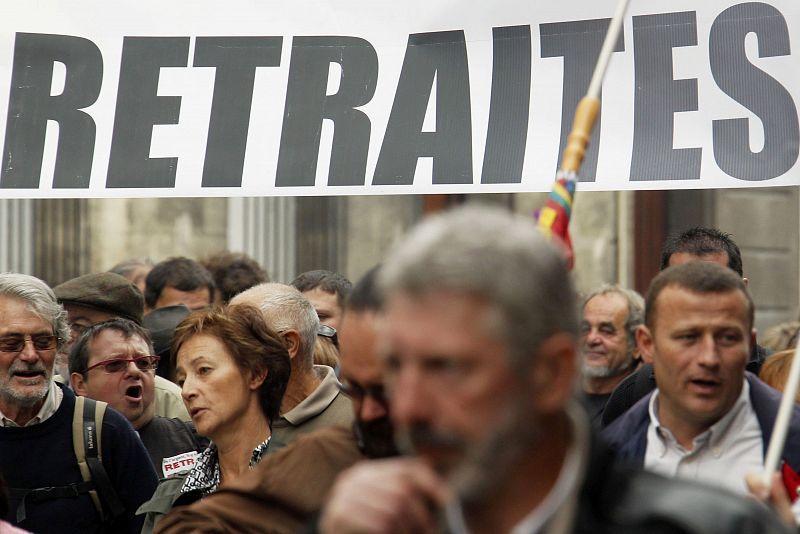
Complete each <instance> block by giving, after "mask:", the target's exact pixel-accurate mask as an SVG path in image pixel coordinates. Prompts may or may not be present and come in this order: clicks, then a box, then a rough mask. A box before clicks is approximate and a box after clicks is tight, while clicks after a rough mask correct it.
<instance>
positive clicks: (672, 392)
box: [604, 262, 800, 517]
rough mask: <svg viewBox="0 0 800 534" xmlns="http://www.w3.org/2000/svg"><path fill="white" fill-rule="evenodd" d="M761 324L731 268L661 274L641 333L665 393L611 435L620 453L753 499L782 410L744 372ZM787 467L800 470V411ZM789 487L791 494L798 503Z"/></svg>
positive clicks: (697, 266)
mask: <svg viewBox="0 0 800 534" xmlns="http://www.w3.org/2000/svg"><path fill="white" fill-rule="evenodd" d="M753 315H754V305H753V301H752V298H751V297H750V294H749V292H748V291H747V288H746V286H745V284H744V282H743V281H742V279H741V277H739V276H737V274H736V273H735V272H734V271H732V270H730V269H728V268H725V267H722V266H720V265H717V264H715V263H710V262H692V263H687V264H685V265H680V266H676V267H671V268H669V269H667V270H665V271H663V272H662V273H661V274H659V275H658V276H657V277H656V278H655V279H654V280H653V282H652V284H651V286H650V290H649V292H648V295H647V299H646V304H645V325H644V326H642V327H640V329H639V330H638V332H637V342H638V344H639V348H640V349H641V351H642V355H643V357H644V359H645V361H647V362H649V363H652V364H653V368H654V370H655V378H656V383H657V386H658V387H657V389H656V390H655V392H653V393H652V394H650V395H648V396H647V397H645V398H644V399H642V400H640V401H639V402H638V403H637V404H636V405H634V406H633V407H632V408H631V409H630V410H629V411H628V412H627V413H626V414H624V415H622V416H620V417H619V419H617V420H616V421H614V423H613V424H612V425H611V426H609V427H608V428H607V429H606V431H605V432H604V435H605V436H606V437H607V438H608V439H609V441H610V443H611V445H612V447H614V448H616V449H618V450H619V451H620V454H621V455H622V456H624V457H626V458H628V459H630V460H632V461H634V462H635V463H637V464H639V465H644V467H645V468H647V469H649V470H652V471H654V472H657V473H661V474H664V475H667V476H677V477H680V478H688V479H692V480H698V481H702V482H706V483H709V484H713V485H717V486H720V487H724V488H726V489H729V490H731V491H735V492H739V493H748V489H747V484H746V482H745V477H746V475H747V474H748V473H758V472H760V471H762V470H763V463H764V455H765V453H766V450H767V446H768V444H769V439H770V436H771V434H772V428H773V426H774V422H775V416H776V414H777V407H778V404H779V401H780V394H779V393H777V392H776V391H774V390H772V389H771V388H769V387H767V386H766V385H764V384H763V383H762V382H761V381H760V380H758V378H756V377H755V375H752V374H750V373H746V372H745V365H746V364H747V361H748V357H749V354H750V343H751V339H752V336H751V334H752V328H753ZM784 460H785V462H786V463H787V465H788V467H790V468H792V469H794V470H797V468H798V467H800V410H798V409H795V413H794V415H793V418H792V422H791V425H790V429H789V435H788V441H787V445H786V448H785V453H784ZM790 478H791V477H789V476H787V477H786V481H785V484H786V489H787V490H788V493H789V494H790V495H796V494H797V493H796V490H797V488H796V487H795V485H794V484H792V483H791V482H790V480H789V479H790ZM795 516H796V517H800V507H798V506H795Z"/></svg>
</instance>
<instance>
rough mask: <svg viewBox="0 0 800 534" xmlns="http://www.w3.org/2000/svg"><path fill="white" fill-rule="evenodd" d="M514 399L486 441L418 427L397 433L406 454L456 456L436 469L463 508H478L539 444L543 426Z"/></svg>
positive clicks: (519, 401)
mask: <svg viewBox="0 0 800 534" xmlns="http://www.w3.org/2000/svg"><path fill="white" fill-rule="evenodd" d="M524 406H526V404H525V403H524V402H522V401H521V400H515V398H512V399H511V401H510V403H509V406H508V407H507V409H505V410H503V411H502V415H501V416H500V418H499V421H498V423H497V424H496V425H495V426H494V427H492V428H488V427H487V428H486V429H485V433H484V436H485V437H484V439H483V440H481V441H478V442H474V443H469V442H467V440H466V439H465V438H464V437H463V436H461V435H460V434H458V433H456V432H449V431H441V430H434V429H432V428H431V427H430V426H429V425H426V424H417V425H414V426H411V427H409V428H408V429H405V430H404V431H400V432H398V444H399V445H400V448H401V450H403V451H404V452H413V451H417V450H424V449H425V448H434V449H443V450H447V451H450V452H453V453H454V457H455V458H456V459H454V461H452V462H450V463H445V464H440V465H435V466H433V467H434V469H435V470H436V471H437V472H438V473H439V474H440V475H442V476H443V477H444V478H445V479H446V481H447V483H448V485H449V486H450V487H451V488H452V489H453V490H454V492H455V493H456V495H457V496H458V498H459V499H460V501H461V503H462V504H463V505H464V506H470V505H473V504H478V503H481V502H483V501H485V500H486V499H487V497H489V496H490V495H491V494H492V493H494V492H495V491H496V490H497V488H499V487H501V486H502V485H503V483H504V482H505V480H507V478H508V477H509V475H510V473H511V472H512V471H513V470H514V468H515V466H516V465H517V462H519V460H520V459H521V458H523V457H524V456H525V455H527V454H530V451H531V449H532V448H533V447H535V446H536V444H537V443H538V442H539V441H540V439H541V436H542V433H541V431H540V425H539V424H538V423H537V422H535V421H534V420H533V418H532V416H531V414H530V413H529V412H528V411H526V410H524V409H523V407H524Z"/></svg>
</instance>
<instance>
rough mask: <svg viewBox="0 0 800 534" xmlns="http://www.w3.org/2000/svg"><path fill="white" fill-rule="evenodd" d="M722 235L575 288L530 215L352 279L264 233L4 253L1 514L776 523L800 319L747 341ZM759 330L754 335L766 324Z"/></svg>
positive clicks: (701, 526)
mask: <svg viewBox="0 0 800 534" xmlns="http://www.w3.org/2000/svg"><path fill="white" fill-rule="evenodd" d="M747 283H748V282H747V278H745V277H744V270H743V267H742V261H741V254H740V251H739V249H738V247H737V246H736V244H735V242H734V241H733V239H732V238H731V236H729V235H727V234H725V233H724V232H721V231H719V230H716V229H713V228H693V229H691V230H688V231H686V232H684V233H682V234H680V235H676V236H673V237H672V238H671V239H670V240H669V241H668V242H667V243H666V244H665V245H664V249H663V256H662V272H661V273H660V274H658V275H657V276H656V277H655V278H654V279H653V281H652V282H651V285H650V288H649V290H648V292H647V295H646V296H645V297H642V296H641V295H639V294H638V293H637V292H635V291H633V290H632V289H629V288H626V287H622V286H620V285H610V284H609V285H604V286H602V287H599V288H596V289H595V290H592V291H590V292H588V293H587V294H585V295H579V294H578V293H577V292H576V290H575V288H574V287H573V284H572V280H571V275H570V273H569V271H568V270H567V267H566V262H565V258H564V255H563V253H562V251H561V250H560V249H559V248H558V247H556V246H555V245H554V244H552V243H550V242H548V241H547V239H546V238H544V237H543V236H542V235H541V234H540V233H539V232H538V230H537V229H536V227H535V225H534V224H533V223H532V222H531V221H529V220H526V219H522V218H518V217H516V216H514V215H512V214H510V213H508V212H507V211H504V210H500V209H498V208H490V207H485V206H469V207H461V208H457V209H453V210H451V211H448V212H446V213H442V214H438V215H434V216H430V217H427V218H426V219H424V220H423V221H422V222H421V223H419V224H418V225H417V226H416V227H414V228H412V229H411V231H410V232H409V233H408V234H407V235H406V236H404V237H403V238H402V239H401V240H400V241H399V242H398V243H397V244H396V246H395V247H394V248H393V249H392V251H391V252H390V253H389V254H388V255H387V256H386V257H385V258H384V260H383V261H382V262H381V263H380V264H379V265H377V266H375V267H374V268H373V269H371V270H370V271H369V272H367V274H365V275H364V276H363V277H362V278H361V279H360V280H358V281H357V282H356V283H355V285H352V284H351V283H350V282H349V281H348V280H347V279H346V278H345V277H344V276H342V275H340V274H338V273H334V272H330V271H326V270H315V271H309V272H306V273H302V274H300V275H299V276H297V278H296V279H295V280H293V281H292V282H291V283H289V284H282V283H276V282H272V281H270V280H269V276H268V274H267V273H266V272H265V271H264V269H263V268H261V266H259V265H258V264H257V263H256V262H255V261H253V259H251V258H249V257H248V256H246V255H244V254H240V253H231V252H224V253H220V254H217V255H214V256H211V257H209V258H204V259H201V260H199V261H195V260H192V259H189V258H184V257H180V258H171V259H167V260H165V261H162V262H160V263H157V264H153V263H152V262H150V261H149V260H141V261H139V260H130V261H125V262H123V263H121V264H119V265H117V266H114V267H113V268H112V269H110V271H109V272H102V273H90V274H86V275H83V276H79V277H77V278H75V279H72V280H69V281H67V282H64V283H62V284H59V285H56V286H55V287H52V288H51V287H49V286H48V285H47V284H46V283H45V282H44V281H42V280H39V279H37V278H35V277H33V276H29V275H26V274H19V273H3V274H0V482H1V483H2V485H0V514H2V517H5V522H3V524H2V525H0V534H1V533H3V532H20V531H22V532H24V531H28V532H36V533H38V532H45V533H46V532H81V533H82V532H87V533H88V532H130V533H139V532H143V533H150V532H158V533H182V532H208V533H211V532H274V533H289V532H323V533H329V534H330V533H333V534H335V533H401V532H409V533H424V532H448V533H467V532H474V533H482V532H493V533H494V532H512V533H515V534H526V533H530V534H533V533H567V532H576V533H639V532H642V533H643V532H648V533H649V534H652V533H656V532H658V533H660V532H665V533H666V532H676V533H716V532H719V533H736V532H741V533H752V532H765V533H772V532H775V533H780V532H792V531H795V532H796V531H797V527H798V524H800V500H799V499H798V494H799V493H800V476H798V474H797V472H798V471H800V408H797V407H795V409H794V412H793V413H792V415H791V418H790V422H789V428H788V432H787V437H786V446H785V448H784V451H783V454H782V462H781V465H780V466H779V469H778V471H777V472H776V473H774V474H772V478H771V479H770V482H765V479H764V477H763V475H762V474H763V471H764V469H765V465H764V464H765V461H764V457H765V454H766V451H767V447H768V445H769V443H770V439H771V437H772V435H773V431H774V429H775V426H776V414H777V408H778V404H779V403H780V400H781V394H780V390H781V389H783V387H784V386H785V384H786V377H787V374H788V369H789V367H790V365H791V361H792V358H793V354H794V351H793V348H794V344H796V340H797V330H798V326H799V324H798V323H797V322H795V323H787V324H783V325H778V326H776V327H775V328H774V329H771V330H770V331H768V332H767V333H766V334H765V335H764V336H763V339H762V340H760V341H761V344H759V342H758V341H757V340H756V334H755V329H754V316H755V306H754V303H753V300H752V297H751V296H750V292H749V290H748V286H747ZM767 339H769V343H767Z"/></svg>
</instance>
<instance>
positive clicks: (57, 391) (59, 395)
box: [0, 380, 64, 427]
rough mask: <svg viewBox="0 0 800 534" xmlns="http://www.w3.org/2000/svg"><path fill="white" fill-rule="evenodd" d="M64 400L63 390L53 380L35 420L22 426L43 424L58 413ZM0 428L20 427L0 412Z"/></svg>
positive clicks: (34, 417)
mask: <svg viewBox="0 0 800 534" xmlns="http://www.w3.org/2000/svg"><path fill="white" fill-rule="evenodd" d="M62 400H64V392H63V391H61V388H60V387H58V386H57V385H56V383H55V381H53V380H51V381H50V386H49V387H48V388H47V394H46V395H45V397H44V403H43V404H42V407H41V408H39V411H38V412H37V413H36V415H35V416H33V419H31V420H30V421H28V422H27V423H25V424H24V425H22V426H32V425H38V424H39V423H43V422H44V421H46V420H47V419H49V418H50V417H52V416H53V414H55V413H56V411H57V410H58V407H59V406H61V401H62ZM0 426H2V427H19V426H20V425H18V424H17V423H15V422H14V421H13V420H12V419H9V418H8V417H6V416H5V415H4V414H3V413H2V412H0Z"/></svg>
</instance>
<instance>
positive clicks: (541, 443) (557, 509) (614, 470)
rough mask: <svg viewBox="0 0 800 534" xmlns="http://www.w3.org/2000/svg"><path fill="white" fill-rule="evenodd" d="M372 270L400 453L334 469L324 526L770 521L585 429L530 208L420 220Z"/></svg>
mask: <svg viewBox="0 0 800 534" xmlns="http://www.w3.org/2000/svg"><path fill="white" fill-rule="evenodd" d="M380 273H381V281H382V285H383V287H384V289H385V291H386V293H385V297H386V303H385V310H386V314H385V322H386V328H385V333H384V336H383V337H385V341H386V347H385V374H386V385H387V388H388V393H389V400H390V410H389V411H390V414H391V418H392V420H393V422H394V425H395V431H396V435H398V436H399V438H400V444H401V445H402V446H403V448H404V449H406V451H407V452H408V453H410V455H409V456H406V457H403V458H398V459H388V460H377V461H372V462H365V463H361V464H357V465H356V466H354V467H353V468H352V469H350V470H349V471H347V472H345V473H344V474H343V475H342V476H341V477H340V479H339V481H338V482H337V484H336V485H335V487H334V490H333V491H332V494H331V497H330V498H329V501H328V505H327V507H326V509H325V510H324V512H323V515H322V518H321V522H320V526H321V529H322V530H323V531H324V532H326V533H337V534H338V533H347V532H360V533H368V532H376V533H377V532H383V533H387V532H432V531H440V530H446V531H448V532H458V533H461V532H475V533H479V532H492V533H496V532H514V533H526V534H531V533H537V532H548V533H549V532H557V533H567V532H579V533H589V532H591V533H593V534H602V533H612V532H620V531H622V530H623V528H624V531H625V532H627V533H629V534H630V533H634V532H635V533H645V532H648V533H652V532H654V531H658V532H704V533H710V532H720V533H722V532H724V533H726V534H728V533H730V532H746V530H742V529H743V526H742V525H749V526H751V527H752V525H753V524H758V525H759V528H761V529H763V530H771V529H776V530H778V531H780V530H782V528H783V527H782V526H781V525H779V524H777V523H776V519H775V518H774V517H771V516H770V514H769V513H768V512H767V509H766V508H763V507H760V506H759V505H757V504H755V503H754V502H748V501H746V500H744V499H739V498H737V497H735V496H732V495H728V494H722V493H717V492H715V491H713V490H709V489H707V488H699V487H698V486H696V485H690V484H684V483H679V482H675V481H671V480H668V479H664V478H662V477H660V476H656V475H653V474H649V473H644V472H641V471H638V472H637V471H629V470H627V469H625V468H621V467H620V466H618V465H616V464H615V462H614V459H613V457H612V456H611V455H610V454H609V451H608V450H607V449H605V448H604V447H603V446H602V445H600V444H599V443H598V442H597V440H595V439H593V438H592V437H591V435H590V431H589V423H588V420H587V418H586V415H585V413H584V412H583V411H582V410H581V408H580V406H579V405H577V403H576V402H575V401H574V399H573V392H574V380H575V375H576V367H577V364H578V358H577V355H578V347H577V334H578V317H577V307H576V304H575V294H574V291H573V288H572V283H571V280H570V276H569V273H568V272H567V270H566V268H565V263H564V259H563V258H562V257H561V256H560V254H559V252H557V251H556V249H554V248H552V247H551V246H550V245H549V244H548V243H546V242H545V241H544V238H543V237H542V236H541V235H540V234H539V233H538V231H537V230H536V227H535V226H534V225H533V224H532V223H531V221H529V220H525V219H521V218H516V217H514V216H512V215H510V214H508V213H504V212H502V211H499V210H494V209H489V208H479V207H469V208H465V209H459V210H454V211H451V212H448V213H447V214H445V215H440V216H436V217H429V218H427V219H426V220H425V221H424V222H423V223H422V224H420V225H419V226H418V227H417V228H416V229H415V230H413V231H412V232H411V234H410V235H409V236H408V237H407V238H406V239H405V240H403V241H402V242H401V244H400V245H399V246H398V247H397V248H396V249H395V250H394V251H393V252H392V254H391V255H390V256H389V257H388V258H387V259H386V261H385V262H384V264H383V265H382V267H381V271H380Z"/></svg>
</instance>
